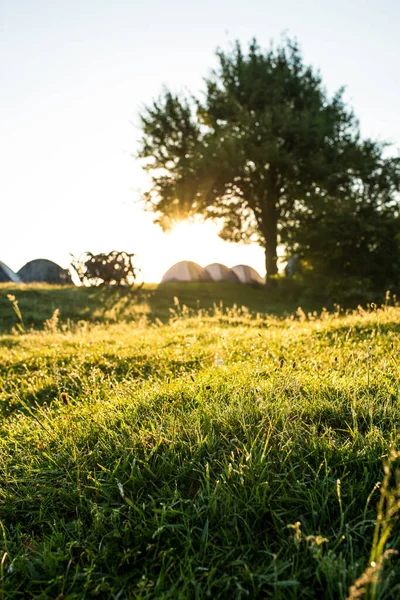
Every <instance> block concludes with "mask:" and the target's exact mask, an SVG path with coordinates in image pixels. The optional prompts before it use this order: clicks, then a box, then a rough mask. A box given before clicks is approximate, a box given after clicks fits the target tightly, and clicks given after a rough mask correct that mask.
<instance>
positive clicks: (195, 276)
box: [161, 260, 211, 283]
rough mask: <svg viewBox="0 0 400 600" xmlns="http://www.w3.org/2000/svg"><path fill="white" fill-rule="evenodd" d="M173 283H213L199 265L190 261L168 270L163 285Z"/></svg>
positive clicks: (177, 264) (162, 280) (181, 262)
mask: <svg viewBox="0 0 400 600" xmlns="http://www.w3.org/2000/svg"><path fill="white" fill-rule="evenodd" d="M172 281H211V277H210V275H209V274H208V273H206V271H205V269H203V267H201V266H200V265H198V264H197V263H195V262H192V261H190V260H182V261H180V262H177V263H176V264H175V265H173V266H172V267H171V268H170V269H168V271H167V272H166V273H165V274H164V276H163V278H162V279H161V283H167V282H172Z"/></svg>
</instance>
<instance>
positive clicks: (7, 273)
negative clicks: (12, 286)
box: [0, 261, 21, 283]
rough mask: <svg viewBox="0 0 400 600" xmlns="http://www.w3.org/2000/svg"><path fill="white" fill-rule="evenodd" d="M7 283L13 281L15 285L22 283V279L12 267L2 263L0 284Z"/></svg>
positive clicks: (0, 263)
mask: <svg viewBox="0 0 400 600" xmlns="http://www.w3.org/2000/svg"><path fill="white" fill-rule="evenodd" d="M7 281H12V282H13V283H21V279H20V278H19V277H18V275H17V274H16V273H14V271H13V270H12V269H10V267H7V265H6V264H5V263H3V262H1V261H0V282H1V283H5V282H7Z"/></svg>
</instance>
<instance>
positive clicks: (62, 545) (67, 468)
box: [0, 285, 400, 600]
mask: <svg viewBox="0 0 400 600" xmlns="http://www.w3.org/2000/svg"><path fill="white" fill-rule="evenodd" d="M199 290H200V288H199V287H194V286H192V287H191V286H189V287H185V286H172V287H170V288H169V287H168V286H167V287H166V288H164V289H161V290H159V289H158V290H157V289H156V288H155V287H154V288H148V289H146V290H145V291H144V295H141V296H135V297H133V296H132V295H128V293H127V292H117V291H115V290H104V291H99V290H95V291H93V290H92V291H88V290H78V291H77V290H74V289H72V288H65V289H62V288H56V287H43V286H36V287H22V288H12V287H11V286H6V285H5V286H2V287H1V288H0V295H1V296H2V303H1V304H0V321H1V326H2V330H3V333H2V335H1V337H0V347H1V354H0V519H1V522H0V598H1V599H4V600H9V599H10V600H11V599H13V600H14V599H20V598H21V599H22V598H23V599H25V598H38V599H39V598H40V599H47V598H48V599H50V598H51V599H54V598H57V599H58V600H67V599H68V600H70V599H82V598H84V599H86V598H96V597H97V598H110V599H111V598H112V599H117V598H120V599H125V598H135V599H136V598H139V599H150V598H165V599H167V598H182V599H183V598H188V599H192V598H199V599H202V598H227V599H232V598H235V599H236V598H238V599H239V598H276V599H282V600H283V599H285V600H286V599H289V600H290V599H308V598H310V599H311V598H327V599H332V600H333V599H335V600H336V599H343V600H344V599H346V598H348V597H350V598H357V597H365V598H370V599H371V600H375V599H378V598H379V599H380V600H389V599H395V598H398V597H400V570H399V566H398V558H397V556H396V554H395V553H394V552H392V551H394V550H395V549H396V548H398V547H399V542H400V535H399V527H398V523H397V520H396V518H397V513H398V502H399V490H398V488H396V485H398V483H397V484H396V469H397V467H398V465H399V458H398V453H397V452H396V450H395V444H396V441H397V429H398V427H399V423H400V371H399V369H400V364H399V352H400V336H399V334H400V307H397V306H390V305H389V304H390V302H387V303H386V305H384V306H382V307H381V308H379V309H378V308H376V307H370V308H367V309H365V310H361V309H359V310H358V311H356V312H353V313H347V314H346V313H344V312H341V311H339V310H337V311H336V312H331V313H330V312H328V311H322V312H320V313H318V314H317V313H315V312H314V313H309V314H306V313H305V312H304V311H303V310H300V309H299V310H297V311H296V312H295V313H293V314H292V315H291V316H287V317H284V316H282V315H283V314H284V313H285V312H288V307H287V306H283V305H282V304H281V306H278V305H276V306H274V305H273V304H271V303H269V298H268V296H266V295H265V292H264V291H263V290H255V289H252V288H246V287H240V286H235V287H230V286H228V287H226V288H221V287H219V286H217V285H216V286H212V285H211V286H210V285H208V286H205V287H201V292H202V295H201V296H200V294H197V296H198V297H199V296H200V297H199V298H197V299H199V302H197V299H194V300H193V299H192V300H191V305H192V308H188V307H187V306H184V305H183V303H182V302H183V300H179V301H178V300H175V301H174V300H173V298H174V296H179V298H180V299H182V297H183V296H184V295H187V298H185V303H187V304H189V300H188V298H189V296H190V294H194V292H195V291H197V292H199ZM7 294H14V296H15V297H16V302H18V306H19V309H20V310H21V317H22V324H21V319H20V318H19V317H18V315H17V313H16V311H15V301H13V302H14V308H13V305H12V302H10V300H8V299H7V297H6V296H7ZM221 296H224V298H222V300H223V301H225V304H226V306H225V307H221V306H220V305H219V300H220V299H221V298H220V297H221ZM225 296H226V297H225ZM215 300H217V305H216V306H214V307H213V303H214V301H215ZM235 303H236V304H237V306H234V304H235ZM238 306H239V308H238ZM289 306H290V305H289ZM57 309H59V313H58V312H54V311H56V310H57ZM170 309H172V310H170ZM267 311H268V312H267ZM269 311H273V312H275V313H276V314H279V315H281V316H275V315H272V314H270V312H269ZM257 313H258V314H257ZM33 323H34V324H35V325H36V328H33V329H32V324H33ZM18 324H20V325H21V327H19V328H18V327H17V325H18ZM13 328H14V329H13ZM397 477H398V476H397ZM397 482H398V478H397Z"/></svg>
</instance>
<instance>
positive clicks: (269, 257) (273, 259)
mask: <svg viewBox="0 0 400 600" xmlns="http://www.w3.org/2000/svg"><path fill="white" fill-rule="evenodd" d="M263 216H264V219H263V220H264V223H263V225H264V227H263V233H264V238H265V268H266V270H267V275H266V282H267V283H268V282H269V280H270V277H271V276H272V275H276V274H277V273H278V264H277V260H278V257H277V247H278V215H277V211H276V203H275V201H273V199H272V198H270V199H269V202H268V203H267V205H266V207H265V214H264V215H263Z"/></svg>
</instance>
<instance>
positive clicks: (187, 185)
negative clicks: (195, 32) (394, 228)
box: [139, 40, 400, 277]
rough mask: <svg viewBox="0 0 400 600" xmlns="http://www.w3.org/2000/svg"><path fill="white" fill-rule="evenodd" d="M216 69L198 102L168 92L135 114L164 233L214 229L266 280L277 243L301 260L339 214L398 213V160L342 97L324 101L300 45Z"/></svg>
mask: <svg viewBox="0 0 400 600" xmlns="http://www.w3.org/2000/svg"><path fill="white" fill-rule="evenodd" d="M217 59H218V67H217V69H216V70H215V71H213V72H212V73H211V75H210V76H209V77H208V78H206V79H205V93H204V94H203V95H202V96H201V97H200V98H194V97H189V98H183V97H181V96H179V95H176V94H173V93H172V92H171V91H169V90H168V89H165V90H164V91H163V93H162V94H161V96H160V98H159V99H157V100H156V101H154V102H153V103H152V105H151V106H148V107H146V108H145V109H144V110H143V112H142V114H141V115H140V118H141V126H142V131H143V137H142V140H141V146H140V151H139V156H140V157H141V158H142V159H145V161H144V164H145V168H146V169H147V170H148V171H149V173H150V175H151V181H152V185H151V189H150V191H149V192H148V193H147V194H146V198H145V199H146V204H147V208H149V209H150V210H152V211H154V212H155V213H156V214H157V221H156V222H158V223H159V224H160V225H161V226H162V227H163V228H164V229H167V228H168V227H170V226H171V225H172V224H173V223H174V222H176V221H178V220H181V219H184V218H188V217H191V216H193V215H195V214H200V215H202V216H203V217H205V218H212V219H215V220H217V222H218V223H219V224H220V226H221V228H220V236H221V237H222V238H223V239H226V240H230V241H235V242H240V241H242V242H251V241H252V242H257V243H259V244H260V245H261V246H262V247H264V248H265V255H266V269H267V275H268V277H269V276H271V275H274V274H276V273H277V258H276V255H277V245H278V243H285V244H287V245H288V247H289V248H292V249H293V250H296V249H298V248H299V247H300V246H301V244H302V243H303V241H302V240H304V235H307V231H306V230H305V228H307V227H314V226H315V222H316V220H317V221H318V222H322V221H323V219H324V216H325V215H327V214H331V213H332V211H333V212H335V213H337V214H341V213H343V214H345V215H349V214H352V211H353V209H356V207H357V206H359V205H360V204H362V205H363V206H364V205H368V206H370V207H373V208H374V209H376V210H383V209H385V210H392V211H393V210H395V207H396V202H395V192H396V190H398V189H399V181H400V166H399V160H398V159H394V158H385V157H384V154H385V153H384V150H385V144H383V143H380V142H376V141H374V140H369V139H367V140H363V139H362V138H361V135H360V130H359V124H358V121H357V119H356V118H355V116H354V113H353V111H352V110H351V109H349V108H348V107H347V106H346V104H345V101H344V98H343V89H340V90H339V91H338V92H337V93H335V94H334V95H333V96H332V97H329V95H328V93H327V91H326V89H325V87H324V86H323V83H322V80H321V76H320V74H319V72H318V71H316V70H315V69H313V68H312V67H310V66H307V65H305V64H304V62H303V58H302V55H301V52H300V49H299V47H298V45H297V43H296V42H294V41H291V40H286V41H285V42H284V43H283V44H282V45H281V46H279V47H277V48H274V47H271V48H270V49H269V50H268V51H266V52H264V51H262V50H261V49H260V47H259V46H258V44H257V42H256V41H255V40H254V41H252V42H251V44H250V45H249V48H248V51H247V53H244V52H243V50H242V48H241V45H240V44H239V43H238V42H237V43H236V44H235V45H234V47H233V48H232V49H231V50H230V51H229V52H223V51H221V50H219V51H217ZM325 229H326V228H325ZM298 231H302V235H301V236H296V232H298Z"/></svg>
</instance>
